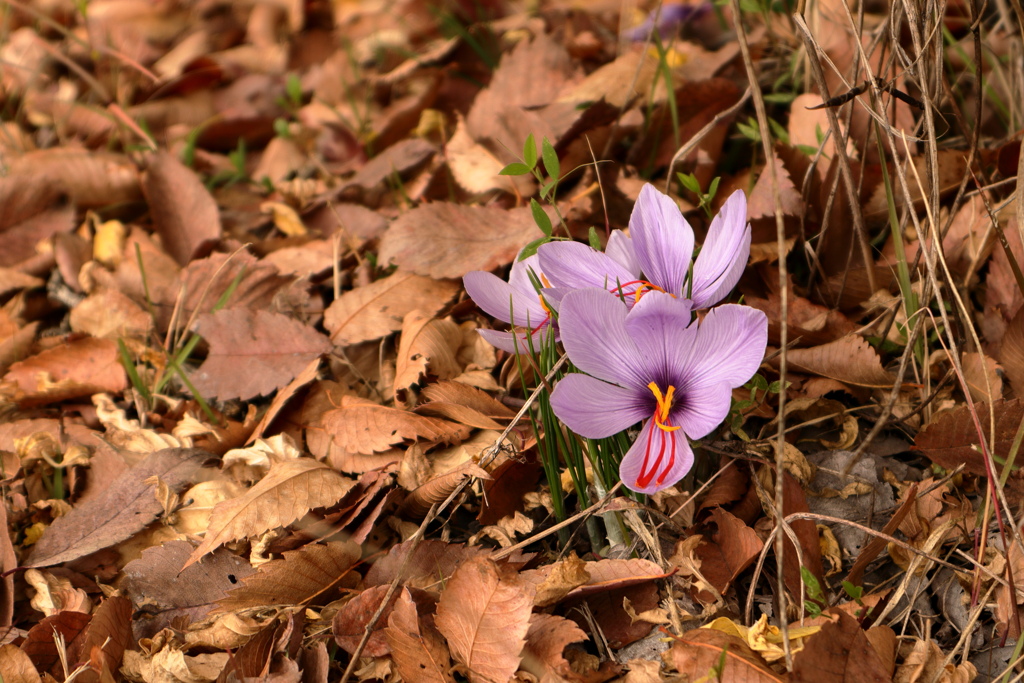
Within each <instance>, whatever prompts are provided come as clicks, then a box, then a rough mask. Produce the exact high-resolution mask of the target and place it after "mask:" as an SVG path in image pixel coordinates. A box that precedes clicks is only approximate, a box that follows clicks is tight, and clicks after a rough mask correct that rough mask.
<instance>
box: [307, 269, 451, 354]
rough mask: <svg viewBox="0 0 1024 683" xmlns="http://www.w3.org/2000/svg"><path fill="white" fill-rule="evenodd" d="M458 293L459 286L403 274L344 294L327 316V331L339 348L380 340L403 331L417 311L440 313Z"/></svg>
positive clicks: (329, 309) (328, 311) (325, 325)
mask: <svg viewBox="0 0 1024 683" xmlns="http://www.w3.org/2000/svg"><path fill="white" fill-rule="evenodd" d="M457 291H459V286H458V284H456V283H455V282H451V281H445V280H432V279H430V278H427V277H421V276H419V275H414V274H413V273H409V272H402V271H399V272H397V273H394V274H393V275H389V276H388V277H386V278H382V279H380V280H377V281H376V282H374V283H372V284H369V285H366V286H365V287H357V288H355V289H353V290H352V291H350V292H345V293H344V294H342V295H341V297H340V298H339V299H338V300H337V301H335V302H334V303H332V304H331V305H330V307H329V308H328V309H327V311H326V312H325V313H324V327H325V328H327V331H328V332H330V333H331V341H332V342H334V343H335V344H336V345H338V346H348V345H350V344H358V343H359V342H364V341H369V340H371V339H379V338H380V337H384V336H386V335H388V334H390V333H392V332H394V331H396V330H399V329H401V327H402V320H403V319H404V318H405V316H406V315H408V314H409V312H411V311H413V310H416V309H419V310H421V311H423V312H424V313H436V312H437V311H438V310H440V309H441V308H442V307H443V306H444V305H445V303H447V301H448V300H449V299H451V298H452V297H453V296H455V293H456V292H457Z"/></svg>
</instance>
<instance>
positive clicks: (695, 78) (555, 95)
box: [0, 0, 1024, 683]
mask: <svg viewBox="0 0 1024 683" xmlns="http://www.w3.org/2000/svg"><path fill="white" fill-rule="evenodd" d="M634 5H635V3H618V2H594V3H587V4H585V5H580V4H575V5H574V4H572V3H560V2H550V3H539V4H534V5H529V6H527V3H517V2H511V1H510V2H500V1H487V2H481V3H468V2H455V1H452V2H440V3H432V2H425V1H423V0H402V2H399V3H378V2H363V3H356V2H336V3H325V2H292V3H276V4H275V3H256V4H244V3H243V4H236V5H232V4H230V3H216V2H199V3H184V2H168V3H161V4H155V3H150V2H145V1H144V0H138V1H136V0H116V1H114V0H110V1H108V0H91V1H90V2H81V3H79V2H71V0H49V1H47V2H38V3H22V2H16V1H15V0H8V1H7V2H4V3H3V4H2V8H3V18H4V23H3V29H2V33H0V55H2V59H3V63H4V65H5V68H4V69H3V71H2V72H0V85H2V87H0V101H2V102H3V116H2V118H0V125H2V135H0V164H2V167H3V171H4V173H3V174H2V176H0V207H2V209H0V411H2V413H0V414H2V418H0V457H2V466H3V469H2V472H3V480H2V482H0V485H2V486H3V493H4V506H3V507H0V516H2V517H3V522H4V527H5V528H6V532H7V533H6V534H5V535H4V536H3V537H2V538H0V562H2V567H3V571H4V573H3V579H2V581H0V673H2V674H3V677H4V680H5V681H8V680H11V681H26V682H29V681H31V682H34V681H41V680H51V679H55V680H57V681H70V680H75V681H79V680H80V681H117V680H130V681H146V682H149V683H155V682H157V681H182V682H187V683H199V682H205V681H214V680H225V681H226V680H230V679H236V680H240V679H242V678H260V679H266V680H275V681H308V682H320V681H338V680H383V681H398V680H405V681H459V680H469V681H507V680H517V681H557V680H568V681H612V680H617V681H629V682H631V683H639V682H642V681H659V680H677V679H678V680H698V679H700V680H711V679H716V680H728V681H740V680H742V681H749V680H765V681H779V680H785V681H803V680H822V679H823V677H824V678H827V679H828V680H879V681H882V680H894V681H900V682H901V683H904V682H907V683H909V682H911V681H921V682H926V681H951V682H952V681H956V682H959V681H970V680H994V679H996V678H1000V677H1003V678H1004V679H1005V680H1009V678H1011V677H1012V676H1013V675H1014V671H1015V667H1018V666H1019V664H1018V659H1019V654H1020V653H1019V650H1018V649H1017V647H1016V644H1017V643H1018V642H1020V641H1019V637H1020V635H1021V630H1022V629H1021V609H1022V606H1024V597H1021V596H1022V593H1021V592H1020V590H1019V589H1018V588H1017V586H1018V585H1020V584H1021V583H1022V582H1024V550H1022V548H1024V544H1022V543H1021V537H1020V533H1019V522H1018V521H1017V517H1019V514H1018V513H1017V511H1018V509H1019V507H1020V506H1019V503H1020V501H1021V499H1022V496H1024V480H1022V479H1021V475H1020V470H1019V468H1017V467H1015V465H1014V458H1015V457H1016V453H1017V450H1018V449H1019V446H1020V442H1021V429H1020V425H1021V424H1022V420H1024V415H1022V414H1021V406H1020V402H1019V398H1018V395H1017V391H1018V390H1020V389H1021V387H1022V383H1024V314H1022V313H1021V308H1022V304H1024V295H1022V290H1024V278H1021V276H1020V269H1019V266H1018V264H1019V263H1020V261H1021V258H1022V256H1024V246H1022V240H1021V237H1020V231H1019V225H1018V217H1017V213H1018V212H1017V211H1016V208H1015V206H1016V205H1015V203H1014V201H1015V199H1016V195H1015V193H1014V191H1013V183H1012V182H1009V181H1012V180H1013V179H1014V178H1015V177H1016V175H1017V169H1018V165H1019V161H1018V160H1019V158H1020V153H1019V142H1017V141H1015V140H1014V136H1013V133H1012V132H1013V131H1014V130H1016V129H1017V128H1019V122H1016V118H1015V117H1016V113H1015V109H1014V108H1013V107H1007V105H1006V103H1008V102H1010V103H1012V102H1016V101H1020V93H1019V92H1017V91H1016V88H1017V87H1018V86H1017V85H1016V84H1018V83H1019V80H1020V79H1019V78H1018V77H1019V75H1020V74H1019V73H1018V71H1019V65H1018V64H1016V62H1014V61H1012V60H1002V59H1000V60H992V59H983V58H982V53H985V54H986V55H996V56H998V57H1000V58H1002V57H1006V56H1008V55H1011V54H1017V53H1016V52H1014V49H1017V50H1018V51H1019V48H1020V40H1021V37H1020V35H1019V34H1018V33H1017V32H1016V31H1014V30H1008V29H1007V28H1006V27H1008V26H1015V25H1016V23H1015V22H1014V21H1013V17H1012V16H1002V15H1001V14H1000V12H1002V11H1009V10H1008V9H1004V8H999V7H994V6H992V7H989V6H986V7H979V6H978V5H977V4H976V3H968V2H958V3H952V4H946V5H943V6H942V7H941V9H940V8H939V7H938V6H934V7H933V6H932V5H931V4H926V6H925V7H923V8H922V9H921V10H920V11H919V12H918V13H917V14H914V15H907V14H905V12H906V9H907V8H905V7H903V6H902V5H899V6H893V8H891V9H892V11H891V12H890V13H888V14H886V13H883V12H882V10H883V9H884V8H882V7H880V6H875V5H870V4H869V5H866V6H864V7H863V8H860V7H856V6H854V7H851V8H850V9H849V10H848V9H847V7H846V6H845V5H843V4H841V3H835V2H824V3H817V4H814V5H812V6H808V7H806V8H802V9H801V11H802V12H803V13H802V14H799V15H794V14H789V12H790V11H795V10H796V9H797V8H795V7H788V6H785V3H782V4H779V5H768V4H764V3H756V2H755V3H738V4H737V3H732V5H729V4H728V3H726V4H725V5H721V4H715V5H711V4H701V3H698V2H691V3H666V4H665V5H664V6H662V7H661V8H660V9H659V8H657V7H654V6H643V7H635V6H634ZM648 12H650V14H648ZM858 12H861V14H858ZM737 13H739V14H737ZM979 13H980V14H979ZM737 16H740V17H742V21H741V22H739V23H737V21H736V17H737ZM858 17H859V18H858ZM645 19H646V23H645ZM858 21H859V22H860V23H857V22H858ZM643 26H646V27H647V28H646V29H643V28H642V27H643ZM652 26H653V27H655V28H656V29H657V30H656V31H655V35H654V36H650V35H649V33H650V28H651V27H652ZM805 26H810V27H812V28H811V29H810V30H809V32H806V33H805V31H804V28H803V27H805ZM857 26H859V27H860V28H855V27H857ZM891 26H900V31H896V32H891V31H890V30H889V29H890V27H891ZM974 26H976V27H977V28H978V32H977V33H972V31H971V28H972V27H974ZM634 27H636V28H634ZM894 35H895V36H896V37H895V38H894ZM975 36H977V39H975ZM894 40H898V45H897V44H896V43H894V42H893V41H894ZM744 46H746V48H747V49H746V50H745V49H743V48H744ZM860 48H863V51H864V52H863V55H861V54H860ZM748 50H749V52H748ZM893 55H895V57H893ZM925 56H928V57H929V58H927V59H925V58H923V57H925ZM819 60H820V61H821V63H822V64H823V65H824V71H823V73H822V72H821V71H820V70H818V69H817V68H816V65H817V62H818V61H819ZM978 64H982V68H981V70H980V71H979V70H978V68H977V65H978ZM875 76H879V77H881V78H882V80H881V81H880V83H881V85H882V86H884V87H882V88H878V89H876V88H874V87H873V86H872V84H873V83H875V84H877V83H879V82H876V81H875V80H874V77H875ZM752 80H753V86H752V87H751V81H752ZM861 84H863V85H861ZM845 92H851V93H854V94H856V97H854V98H850V97H842V95H843V93H845ZM836 95H840V97H839V98H835V96H836ZM829 98H835V99H829ZM851 99H852V100H853V101H852V103H851V102H849V100H851ZM755 104H757V105H761V104H764V105H766V106H755ZM821 104H825V105H827V107H826V108H815V107H817V105H821ZM767 136H770V141H768V142H767V143H766V137H767ZM528 139H529V140H535V141H537V142H540V141H546V143H547V146H546V147H545V151H546V152H547V153H546V154H545V155H544V157H545V158H544V159H543V163H542V164H541V165H540V166H539V167H538V168H540V169H542V171H541V172H539V173H538V174H537V175H536V177H535V176H534V175H530V174H524V175H502V174H501V173H500V172H501V170H502V169H503V168H504V167H506V166H507V165H508V164H515V163H519V164H522V162H524V161H528V160H527V159H522V158H519V156H518V153H517V152H516V151H515V150H520V149H523V143H524V141H525V140H528ZM533 156H534V157H536V153H534V154H533ZM552 156H553V158H551V157H552ZM525 167H527V166H524V168H525ZM556 167H557V170H555V168H556ZM544 171H546V172H547V173H545V172H544ZM680 173H682V174H684V175H685V177H683V178H680V176H679V175H678V174H680ZM550 174H553V175H554V176H555V177H549V175H550ZM715 178H719V179H720V180H719V181H718V183H717V191H716V192H715V193H714V197H710V198H709V197H704V196H702V194H703V192H705V191H707V188H708V187H709V186H711V185H712V181H713V179H715ZM847 179H849V180H851V181H852V182H851V184H848V183H847ZM553 181H557V182H553ZM648 181H650V182H653V183H655V184H656V185H657V186H658V187H659V189H668V190H669V191H670V194H671V196H672V197H673V198H674V200H675V201H676V202H677V203H678V205H679V207H680V209H681V210H682V211H683V212H684V213H685V215H686V216H687V218H688V219H689V220H690V221H691V223H692V224H693V225H694V226H695V227H696V228H697V232H698V237H700V236H702V235H703V231H704V230H705V229H706V228H707V225H708V222H707V221H706V220H705V218H706V216H705V213H704V211H703V210H702V208H703V206H704V205H705V204H708V205H709V206H710V207H711V208H712V209H717V207H718V206H719V205H720V203H721V202H722V201H723V200H724V198H725V197H728V196H729V195H730V194H731V193H732V192H733V191H735V190H743V191H744V192H745V193H746V194H747V196H748V205H747V218H748V219H749V221H750V224H751V228H752V245H751V249H750V259H749V262H748V264H747V269H746V271H745V272H744V275H743V278H742V279H741V281H740V283H739V285H738V287H737V289H736V292H734V294H733V300H740V299H741V298H742V301H743V303H745V304H746V305H748V306H753V307H755V308H757V309H760V310H761V311H764V312H765V313H766V314H767V316H768V319H769V348H768V351H767V353H766V355H765V359H764V362H763V364H762V366H761V370H760V376H761V377H762V378H763V379H764V382H763V384H755V385H752V387H753V388H750V387H748V388H745V389H738V390H736V392H734V404H733V405H734V410H733V413H732V414H731V416H730V418H729V420H728V421H727V423H726V424H725V425H723V427H722V428H721V429H719V430H718V431H716V432H714V433H713V434H712V435H709V436H708V437H707V438H705V439H702V440H701V441H700V442H698V443H695V444H694V447H695V451H696V453H697V465H696V466H695V468H694V470H693V471H692V472H691V474H690V475H688V476H687V477H686V478H685V479H683V481H681V482H679V484H677V485H676V486H673V487H670V488H668V489H666V490H664V491H662V492H659V493H658V494H656V495H654V496H651V497H650V498H646V499H636V498H634V497H630V496H628V495H626V494H625V492H624V490H623V489H621V488H617V489H614V490H612V491H611V492H610V493H609V492H604V491H600V492H598V491H595V492H593V493H591V494H590V495H589V497H588V496H583V498H582V499H581V498H580V497H579V496H576V495H575V494H573V495H571V496H569V497H568V499H567V500H566V501H565V502H566V505H567V509H568V510H569V517H568V519H566V520H565V521H558V520H557V519H556V516H557V515H556V508H557V506H556V504H555V503H556V501H554V500H553V499H552V488H551V487H550V482H549V481H548V480H546V478H545V474H544V471H543V463H542V462H541V460H542V456H541V455H540V450H539V449H538V443H537V440H538V438H539V439H540V440H541V443H542V444H543V442H544V440H546V439H552V438H554V435H553V434H552V433H547V434H545V433H543V431H539V432H538V431H534V430H533V429H531V428H530V426H529V424H530V420H531V419H532V418H533V417H535V416H536V415H537V413H536V410H537V409H536V408H535V407H533V405H532V403H531V392H530V391H529V389H530V388H532V386H534V385H535V384H536V382H537V378H536V377H535V376H534V375H533V374H532V371H531V370H529V369H527V370H526V371H524V370H523V369H522V368H520V367H518V366H517V365H516V363H515V361H514V359H512V358H510V357H509V356H508V354H507V353H504V352H498V351H496V350H495V349H494V348H493V347H491V346H490V345H489V344H487V343H486V342H485V341H484V340H483V339H482V337H481V336H480V335H479V333H478V331H479V330H481V329H489V328H491V327H497V328H498V329H501V326H500V323H496V321H494V320H493V319H490V318H488V317H486V316H485V315H484V314H482V313H481V312H480V311H479V310H478V309H477V308H476V307H475V306H474V304H473V303H472V301H471V300H469V299H468V298H467V297H466V295H465V291H464V289H463V287H462V284H461V278H462V277H463V276H464V275H466V274H467V273H469V272H470V271H474V270H482V271H492V272H497V273H498V274H499V275H501V276H504V275H506V274H507V271H508V266H509V265H510V264H511V263H512V262H513V260H514V259H515V258H516V255H517V253H518V252H519V251H520V249H522V248H523V247H524V246H525V245H526V244H528V243H530V242H533V241H535V240H538V239H539V238H542V237H543V236H544V233H543V232H542V230H541V227H538V226H542V227H546V226H547V225H548V224H553V225H555V226H557V227H556V229H557V231H558V232H559V234H560V235H563V236H571V237H573V238H575V239H578V240H581V241H587V240H588V235H593V236H594V237H595V238H596V239H598V240H599V241H600V240H603V239H604V238H606V237H607V235H608V233H609V231H610V230H611V229H613V228H624V227H626V225H627V224H628V220H629V214H630V211H631V210H632V207H633V204H634V202H635V201H636V199H637V197H638V195H639V194H640V191H641V188H642V187H643V185H644V184H645V182H648ZM687 188H689V189H687ZM850 188H853V190H854V191H853V193H852V194H856V195H857V196H856V197H854V196H852V194H851V192H850V191H849V190H850ZM694 190H697V191H698V192H700V193H701V194H698V193H695V192H694ZM531 198H533V199H538V200H540V202H539V204H538V205H537V206H536V207H533V208H531V206H530V199H531ZM538 211H539V212H540V213H541V216H538ZM544 217H546V219H545V218H544ZM591 228H596V230H593V231H591ZM698 241H700V240H698ZM780 258H781V259H782V260H781V261H780ZM783 265H784V266H785V268H784V269H782V268H781V266H783ZM780 271H781V272H780ZM783 372H784V373H785V376H784V377H783V376H782V373H783ZM779 380H784V382H785V384H784V385H783V384H778V385H777V386H785V390H784V392H785V393H784V399H785V400H782V399H783V396H780V395H778V393H777V392H775V393H773V392H771V391H765V388H767V387H770V383H775V382H778V381H779ZM524 381H525V382H526V385H527V386H525V387H524ZM780 473H781V474H780ZM560 474H561V475H562V477H563V478H564V479H565V480H566V481H565V482H564V488H565V489H566V490H569V489H571V488H572V485H571V482H570V481H569V475H568V472H566V471H565V470H562V471H561V473H560ZM592 474H593V473H592V472H590V473H588V474H587V477H588V478H589V477H591V476H592ZM558 475H559V472H556V473H555V476H556V477H557V476H558ZM591 483H593V482H592V481H591ZM780 518H784V519H785V520H786V522H787V523H786V524H785V525H783V526H782V527H780V525H779V520H780ZM780 528H781V530H780ZM602 530H603V531H602ZM613 530H615V533H613ZM595 531H596V532H597V533H594V532H595ZM604 532H607V534H606V535H602V534H603V533H604ZM602 539H603V541H602ZM780 554H781V562H780V560H779V557H780Z"/></svg>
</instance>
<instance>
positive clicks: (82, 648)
mask: <svg viewBox="0 0 1024 683" xmlns="http://www.w3.org/2000/svg"><path fill="white" fill-rule="evenodd" d="M131 644H132V603H131V601H130V600H128V599H127V598H124V597H121V596H112V597H109V598H107V599H106V600H104V601H103V603H102V604H101V605H100V606H99V607H98V608H96V611H95V612H94V613H93V616H92V620H91V621H90V622H89V626H88V627H86V629H85V632H84V633H82V635H81V637H80V638H76V639H75V641H74V642H73V643H71V644H70V646H69V647H68V659H69V660H70V661H71V662H76V664H75V665H74V666H73V667H72V669H71V670H72V671H73V670H74V669H75V668H77V667H78V665H80V664H84V663H86V662H89V663H90V665H91V667H90V669H87V670H86V671H84V672H82V675H80V676H79V677H78V678H76V679H75V680H76V681H77V680H81V681H84V682H85V683H99V682H100V681H101V680H102V679H101V676H100V672H99V671H97V670H96V669H97V668H99V669H100V670H101V671H104V670H105V671H106V672H107V674H108V675H109V674H111V673H113V672H116V671H117V670H118V669H120V668H121V659H122V658H123V657H124V652H125V650H126V649H128V648H129V647H130V646H131ZM108 677H109V676H108Z"/></svg>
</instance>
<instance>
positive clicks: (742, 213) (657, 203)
mask: <svg viewBox="0 0 1024 683" xmlns="http://www.w3.org/2000/svg"><path fill="white" fill-rule="evenodd" d="M746 214H747V198H746V196H745V195H744V194H743V192H742V191H740V190H737V191H736V192H734V193H733V194H732V196H731V197H729V199H727V200H726V202H725V204H723V205H722V209H721V210H720V211H719V212H718V215H717V216H715V219H714V220H713V221H712V222H711V227H710V228H709V229H708V238H707V240H706V241H705V242H704V246H703V247H702V248H701V251H700V254H699V255H698V256H697V261H696V263H694V264H693V274H692V285H691V283H690V281H689V280H690V261H691V259H692V257H693V244H694V236H693V228H691V227H690V224H689V223H687V222H686V219H685V218H683V214H682V213H681V212H680V211H679V207H677V206H676V204H675V202H674V201H672V199H671V198H669V197H668V195H664V194H662V193H661V192H659V191H658V190H656V189H655V188H654V186H653V185H644V187H643V189H642V190H641V191H640V197H639V198H638V199H637V201H636V205H635V206H634V207H633V214H632V215H631V216H630V218H629V234H630V236H629V237H626V236H625V235H624V234H623V233H622V232H621V231H618V230H616V231H615V232H613V233H612V235H611V238H610V239H609V240H608V247H607V249H606V250H605V253H601V252H599V251H596V250H594V249H592V248H590V247H588V246H586V245H584V244H579V243H578V242H550V243H548V244H545V245H542V246H541V247H540V249H538V251H537V255H538V256H539V257H540V267H541V268H542V269H543V270H544V272H545V273H546V274H547V277H548V278H549V279H550V281H551V282H552V283H553V284H554V285H555V286H556V287H560V288H568V289H582V288H585V287H597V288H599V289H605V290H608V291H611V292H615V293H620V292H621V294H622V295H623V298H624V299H625V300H626V303H627V304H630V305H632V304H634V303H636V302H637V301H638V300H639V299H640V298H641V297H642V296H643V295H644V294H645V293H647V292H649V291H658V292H666V293H668V294H671V295H672V296H674V297H677V298H685V299H690V300H691V301H692V303H693V307H694V308H707V307H709V306H712V305H713V304H716V303H718V302H719V301H721V300H722V299H724V298H725V296H726V295H727V294H728V293H729V292H730V291H731V290H732V288H733V287H735V286H736V283H737V282H739V279H740V276H741V275H742V274H743V269H744V268H745V267H746V265H747V257H748V256H749V255H750V224H749V223H747V221H746Z"/></svg>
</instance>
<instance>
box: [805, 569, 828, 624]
mask: <svg viewBox="0 0 1024 683" xmlns="http://www.w3.org/2000/svg"><path fill="white" fill-rule="evenodd" d="M800 578H801V579H802V580H803V582H804V590H805V591H806V594H807V598H806V599H805V600H804V609H805V610H807V613H808V614H809V615H810V616H811V617H819V616H821V608H822V606H823V605H826V604H828V603H827V601H826V600H825V594H824V593H823V592H822V590H821V584H819V583H818V579H817V578H815V576H814V574H812V573H811V570H810V569H808V568H807V567H800Z"/></svg>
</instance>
